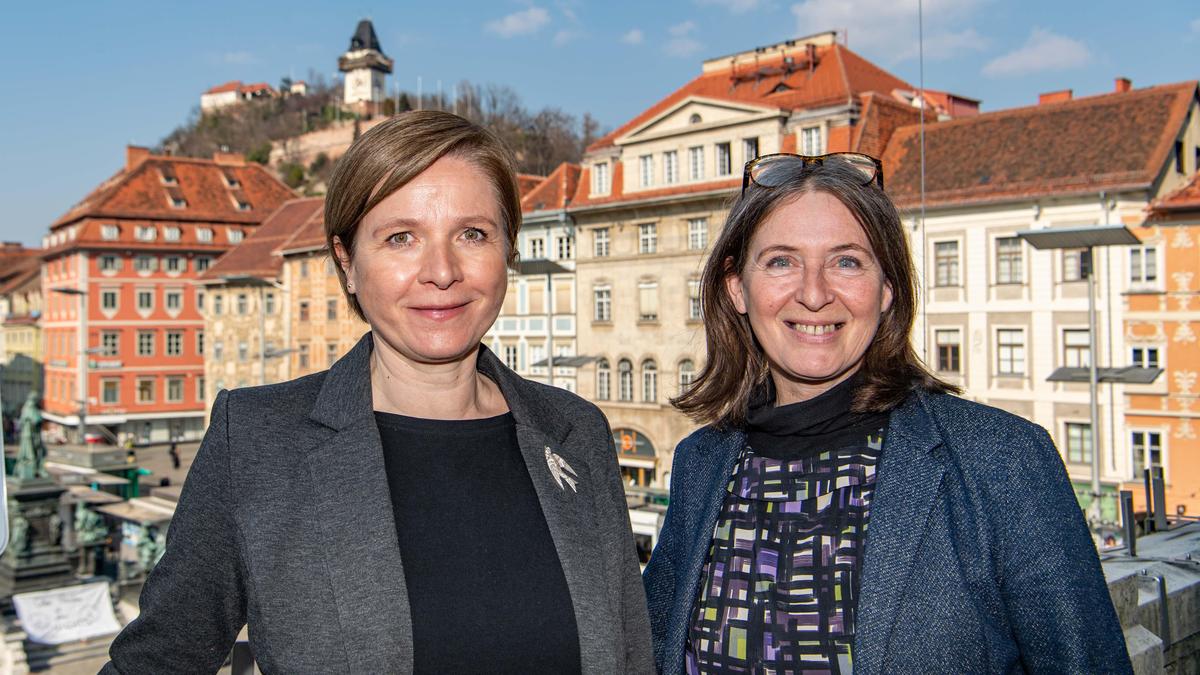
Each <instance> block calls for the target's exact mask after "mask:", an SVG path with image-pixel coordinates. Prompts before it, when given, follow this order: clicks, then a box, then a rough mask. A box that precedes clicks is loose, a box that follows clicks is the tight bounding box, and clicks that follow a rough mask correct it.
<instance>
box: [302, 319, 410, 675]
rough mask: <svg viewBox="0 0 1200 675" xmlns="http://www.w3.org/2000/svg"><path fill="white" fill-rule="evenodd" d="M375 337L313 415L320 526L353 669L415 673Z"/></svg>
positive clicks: (326, 388)
mask: <svg viewBox="0 0 1200 675" xmlns="http://www.w3.org/2000/svg"><path fill="white" fill-rule="evenodd" d="M370 355H371V335H370V333H368V334H367V335H365V336H364V337H363V338H362V339H361V340H360V341H359V342H358V344H357V345H356V346H355V347H354V349H352V350H351V351H350V352H349V353H348V354H346V356H345V357H343V358H342V359H340V360H339V361H338V362H337V363H335V364H334V366H333V367H332V368H331V369H330V370H329V373H328V374H327V375H326V376H325V382H324V384H323V385H322V388H321V392H320V394H318V396H317V401H316V404H315V405H314V406H313V410H312V412H311V414H310V417H311V418H312V419H313V420H315V421H317V422H319V423H321V424H323V425H325V426H326V427H328V429H327V430H326V431H327V434H326V435H325V436H324V437H322V438H319V439H317V442H316V444H315V445H314V446H313V447H312V448H311V449H310V450H309V452H308V455H307V457H308V460H307V461H308V467H309V471H310V473H311V475H312V482H313V488H314V490H315V495H314V496H315V498H316V502H317V508H316V512H317V514H318V516H319V518H318V519H317V521H316V522H315V523H313V528H314V533H315V535H316V536H317V537H318V538H319V539H320V541H321V548H322V549H323V551H324V555H325V564H326V567H327V569H328V572H329V575H330V578H331V579H332V583H333V595H334V597H335V598H336V602H337V607H336V610H337V616H338V620H339V628H340V629H341V631H342V635H343V636H344V638H345V639H344V644H345V650H346V663H347V664H348V666H349V667H348V668H347V670H350V671H353V672H380V673H381V672H397V671H398V672H412V668H413V655H412V616H411V612H410V610H409V604H408V591H407V588H406V587H405V583H404V569H403V566H402V564H401V561H400V545H399V542H398V540H397V538H396V521H395V518H394V517H393V516H392V502H391V493H390V490H389V488H388V483H387V472H386V470H385V467H384V463H383V447H382V444H381V443H380V440H379V431H378V429H377V427H376V425H375V419H374V413H373V406H372V402H371V376H370Z"/></svg>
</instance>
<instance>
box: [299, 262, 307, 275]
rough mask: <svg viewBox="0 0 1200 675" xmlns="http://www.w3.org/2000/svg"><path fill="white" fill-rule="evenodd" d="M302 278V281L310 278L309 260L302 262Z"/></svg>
mask: <svg viewBox="0 0 1200 675" xmlns="http://www.w3.org/2000/svg"><path fill="white" fill-rule="evenodd" d="M300 278H301V279H307V278H308V261H307V260H301V261H300Z"/></svg>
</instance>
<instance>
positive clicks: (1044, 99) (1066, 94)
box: [1038, 89, 1072, 105]
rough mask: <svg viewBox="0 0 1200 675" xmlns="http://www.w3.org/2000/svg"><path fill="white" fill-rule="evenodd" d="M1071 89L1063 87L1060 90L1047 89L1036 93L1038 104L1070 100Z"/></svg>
mask: <svg viewBox="0 0 1200 675" xmlns="http://www.w3.org/2000/svg"><path fill="white" fill-rule="evenodd" d="M1071 96H1072V94H1071V90H1070V89H1063V90H1061V91H1049V92H1046V93H1045V94H1038V105H1046V104H1047V103H1062V102H1063V101H1070V100H1071Z"/></svg>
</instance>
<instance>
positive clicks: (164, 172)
mask: <svg viewBox="0 0 1200 675" xmlns="http://www.w3.org/2000/svg"><path fill="white" fill-rule="evenodd" d="M158 173H159V175H161V176H162V183H163V185H179V179H178V178H176V177H175V169H174V168H172V167H169V166H164V167H160V168H159V169H158Z"/></svg>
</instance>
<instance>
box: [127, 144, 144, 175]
mask: <svg viewBox="0 0 1200 675" xmlns="http://www.w3.org/2000/svg"><path fill="white" fill-rule="evenodd" d="M149 156H150V148H143V147H142V146H140V145H127V146H125V170H126V171H129V170H130V169H132V168H133V167H135V166H137V165H138V164H141V163H142V162H143V161H144V160H145V159H146V158H147V157H149Z"/></svg>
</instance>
